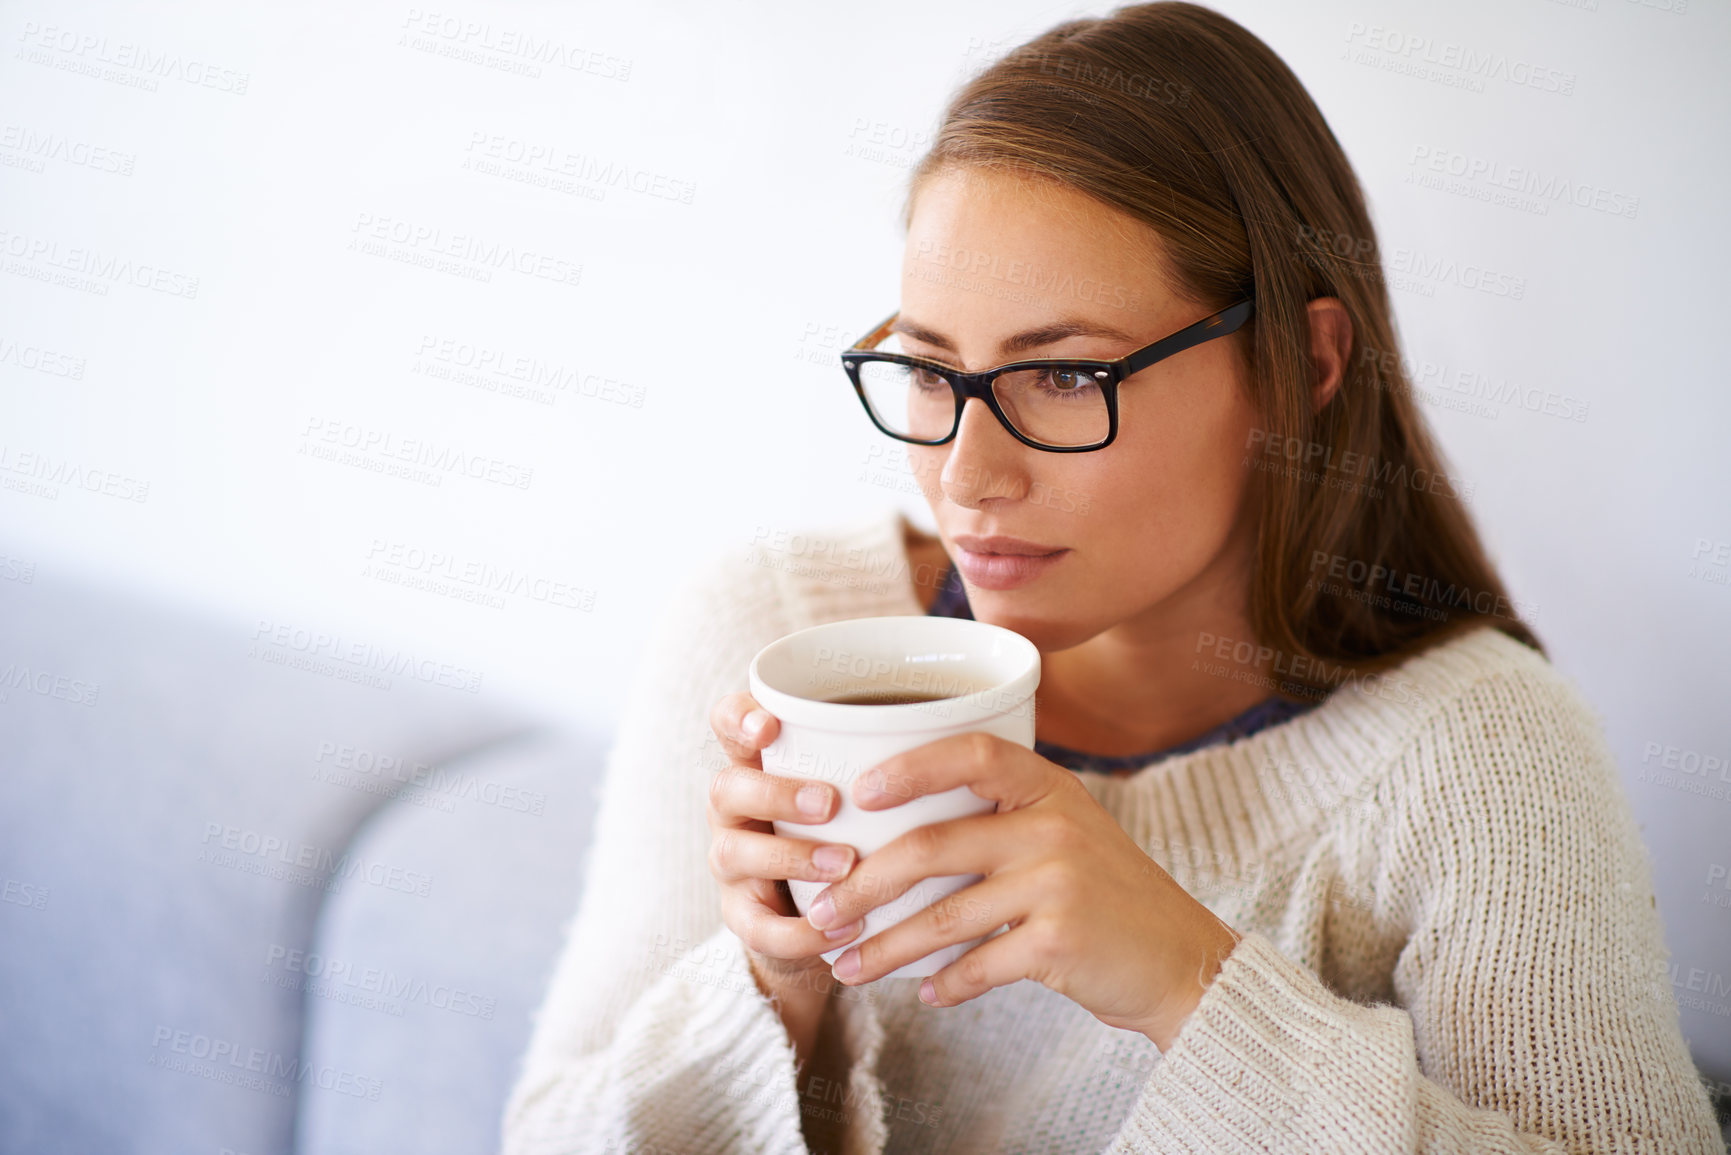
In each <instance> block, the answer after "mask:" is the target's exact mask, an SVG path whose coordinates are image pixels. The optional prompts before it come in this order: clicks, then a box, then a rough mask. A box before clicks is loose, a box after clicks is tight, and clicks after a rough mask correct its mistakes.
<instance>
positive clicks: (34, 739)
mask: <svg viewBox="0 0 1731 1155" xmlns="http://www.w3.org/2000/svg"><path fill="white" fill-rule="evenodd" d="M31 576H32V578H33V580H31V581H29V582H23V581H8V582H4V583H0V781H3V782H4V783H5V787H6V791H5V805H4V806H3V807H0V897H4V898H5V899H6V901H4V902H0V1021H3V1022H4V1023H5V1033H6V1045H5V1048H4V1056H3V1057H0V1064H3V1068H4V1069H3V1070H0V1150H5V1151H60V1150H65V1151H132V1152H163V1153H164V1155H167V1153H170V1152H173V1153H175V1155H179V1153H182V1152H187V1151H208V1152H211V1153H212V1155H216V1153H217V1152H220V1151H222V1150H224V1149H227V1150H230V1151H236V1152H248V1153H250V1155H256V1153H260V1152H282V1151H286V1150H288V1149H289V1146H290V1143H291V1141H292V1127H293V1120H294V1114H295V1109H296V1101H297V1099H298V1098H299V1097H300V1096H302V1095H307V1096H317V1095H321V1094H336V1093H339V1092H336V1091H334V1090H326V1089H323V1088H321V1087H320V1085H319V1083H320V1079H321V1075H320V1073H319V1072H317V1071H316V1070H311V1069H309V1068H308V1067H307V1066H306V1065H305V1064H303V1063H302V1061H301V1054H300V1043H301V995H300V994H299V992H297V991H294V990H292V989H289V988H286V987H278V986H272V985H270V984H268V983H264V982H261V981H260V976H261V972H262V971H263V967H264V965H265V963H266V961H267V960H268V959H269V958H271V957H272V955H273V954H274V953H275V952H279V951H281V952H284V953H286V952H287V951H289V950H295V949H299V950H305V949H307V948H308V947H309V946H310V945H311V936H312V928H313V925H314V922H315V919H316V917H317V915H318V911H319V907H320V904H321V901H322V900H323V898H324V897H325V891H326V888H335V889H337V890H338V891H339V892H341V893H351V894H352V893H353V892H355V891H378V892H381V893H382V892H384V891H387V890H390V889H392V888H393V887H402V886H405V885H407V886H413V885H415V884H416V883H417V882H418V880H416V879H413V878H412V877H410V876H408V875H406V874H405V873H403V872H402V871H401V870H400V869H398V870H396V871H395V872H393V867H396V866H397V864H394V863H389V862H383V863H381V862H375V861H372V860H358V859H355V858H353V857H346V856H345V852H346V851H347V849H348V845H349V840H350V838H351V836H352V834H353V832H354V831H355V830H356V829H357V827H358V826H359V825H360V824H361V823H362V822H363V821H364V820H365V819H366V817H367V816H368V815H369V814H370V813H372V812H373V811H374V810H375V809H377V808H378V807H379V806H380V805H381V804H383V803H384V802H385V801H386V799H387V791H388V790H390V789H395V788H397V786H396V784H395V783H392V782H391V781H390V774H391V770H392V768H393V767H403V766H407V767H414V766H420V765H433V764H437V763H439V762H441V761H442V760H444V759H446V758H449V757H451V756H454V755H457V754H461V753H463V752H465V751H469V750H473V749H476V748H479V747H483V746H485V745H487V744H488V743H490V742H492V741H495V740H497V739H499V738H502V737H504V736H506V735H508V734H510V733H513V732H517V731H520V730H521V729H523V728H524V726H525V725H526V722H525V721H524V720H523V719H522V718H520V717H518V716H516V715H515V714H514V713H512V712H510V711H508V710H505V709H501V708H496V707H494V706H493V705H491V704H489V702H488V701H487V700H486V695H485V694H484V693H483V694H479V695H477V694H472V693H468V692H465V691H463V690H462V689H459V688H451V687H446V686H440V685H427V684H423V683H421V682H420V681H418V680H417V679H416V678H414V677H413V676H401V675H397V676H391V675H388V674H382V673H379V672H376V671H374V672H365V671H361V670H359V668H358V667H356V666H355V663H353V662H345V661H344V660H342V659H340V658H339V659H337V660H336V661H335V662H334V663H333V662H330V661H326V662H322V663H321V662H319V661H312V660H306V659H307V655H306V653H305V652H303V650H301V649H299V648H297V647H299V646H302V645H304V644H305V643H304V641H303V640H302V639H301V638H299V637H296V636H293V635H287V636H282V640H281V641H280V642H279V641H277V640H276V639H277V638H278V637H279V636H281V635H280V630H281V626H280V623H274V622H273V623H269V628H268V629H263V630H261V629H260V625H259V623H256V622H242V621H227V622H224V621H208V620H204V619H202V618H200V617H199V616H198V615H197V614H196V613H188V612H186V611H183V610H179V609H174V608H170V607H167V606H164V605H161V604H156V603H154V602H151V601H149V600H147V599H143V598H139V597H136V596H133V595H130V594H123V593H120V592H117V591H115V590H112V589H100V588H92V587H88V586H82V585H78V584H76V583H73V582H70V581H65V580H57V579H53V578H51V577H50V576H49V575H47V574H44V573H43V572H41V570H40V569H39V570H38V571H36V572H35V573H33V574H32V575H31ZM297 658H298V659H301V660H298V661H297V660H295V659H297ZM350 667H354V668H350ZM362 673H365V677H364V679H362V678H361V677H360V675H361V674H362ZM363 764H364V765H363ZM436 881H437V882H439V883H442V882H443V881H444V880H442V879H440V880H436Z"/></svg>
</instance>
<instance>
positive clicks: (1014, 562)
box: [956, 546, 1070, 590]
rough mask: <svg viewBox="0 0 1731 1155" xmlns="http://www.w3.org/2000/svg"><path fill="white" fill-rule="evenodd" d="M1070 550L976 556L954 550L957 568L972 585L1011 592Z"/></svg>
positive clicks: (1051, 565) (969, 551)
mask: <svg viewBox="0 0 1731 1155" xmlns="http://www.w3.org/2000/svg"><path fill="white" fill-rule="evenodd" d="M1069 552H1070V551H1069V550H1067V549H1060V550H1057V551H1056V552H1053V553H1048V554H1037V555H1028V554H1005V553H975V552H973V551H972V550H969V549H965V548H962V547H961V546H957V547H956V566H957V568H958V569H960V570H961V571H962V576H963V577H965V578H967V579H968V582H969V583H970V584H971V585H975V586H978V587H979V588H981V589H983V590H1013V589H1015V588H1016V587H1017V586H1023V585H1027V584H1028V583H1029V582H1031V581H1033V580H1034V579H1035V578H1037V577H1039V576H1040V575H1041V574H1043V573H1045V572H1046V571H1047V570H1049V569H1051V568H1052V567H1053V566H1054V565H1057V564H1058V562H1059V561H1061V560H1062V559H1063V558H1064V557H1065V556H1066V555H1067V554H1068V553H1069Z"/></svg>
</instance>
